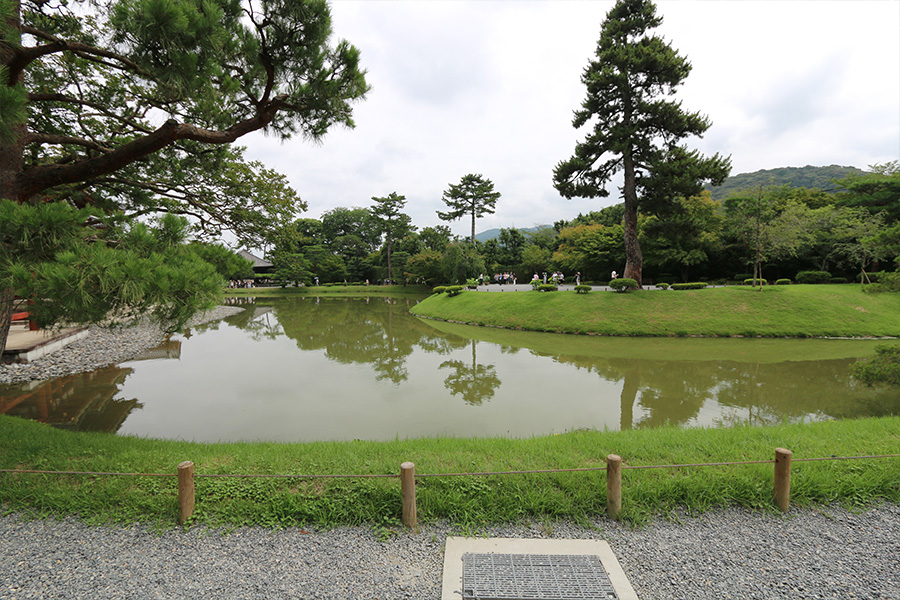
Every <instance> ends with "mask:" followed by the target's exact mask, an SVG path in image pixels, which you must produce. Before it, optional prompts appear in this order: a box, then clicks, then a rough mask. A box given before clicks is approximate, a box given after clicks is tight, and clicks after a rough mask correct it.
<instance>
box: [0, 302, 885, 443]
mask: <svg viewBox="0 0 900 600" xmlns="http://www.w3.org/2000/svg"><path fill="white" fill-rule="evenodd" d="M415 302H416V300H415V299H409V298H390V297H370V298H346V297H343V298H325V297H322V298H319V297H305V296H300V297H296V298H290V299H266V300H262V299H261V300H259V301H255V300H254V299H252V298H249V299H248V298H240V299H235V301H234V302H233V303H234V304H235V305H239V306H244V307H245V310H244V311H242V312H240V313H239V314H236V315H234V316H231V317H228V318H227V319H225V320H224V321H222V322H218V323H210V324H205V325H201V326H198V327H194V328H192V329H191V330H189V331H186V332H184V334H182V335H181V336H179V337H178V338H176V339H172V340H171V341H170V342H167V344H165V345H163V346H161V347H159V348H154V349H151V350H148V351H147V352H145V353H144V354H143V355H142V356H140V357H138V358H137V359H135V360H133V361H129V362H128V363H126V364H123V365H119V366H114V367H109V368H106V369H100V370H98V371H94V372H93V373H87V374H82V375H75V376H71V377H63V378H59V379H54V380H50V381H46V382H32V383H29V384H25V385H19V386H12V387H6V388H4V387H0V412H3V413H7V414H12V415H17V416H22V417H26V418H32V419H37V420H40V421H44V422H47V423H51V424H53V425H56V426H60V427H67V428H72V429H79V430H95V431H108V432H117V431H118V432H120V433H126V434H134V435H142V436H149V437H158V438H171V439H192V440H198V441H231V440H277V441H308V440H316V439H391V438H394V437H401V438H406V437H423V436H438V435H452V436H497V435H511V436H529V435H540V434H546V433H553V432H562V431H567V430H572V429H579V428H596V429H629V428H634V427H657V426H661V425H676V426H682V427H695V426H730V425H735V424H750V425H763V424H773V423H780V422H782V421H805V420H819V419H840V418H850V417H857V416H874V415H885V414H898V413H900V390H898V389H897V388H893V389H891V388H881V389H871V388H866V387H865V386H862V385H859V384H857V383H856V382H855V381H854V380H853V379H852V378H851V377H850V366H851V365H852V364H853V362H855V361H856V360H857V358H858V357H861V356H869V355H871V354H872V353H873V347H874V344H873V343H872V342H865V341H838V340H717V339H710V340H697V339H658V338H654V339H649V340H646V339H645V340H641V339H635V338H623V339H616V338H597V337H588V336H563V335H556V334H534V333H524V332H514V331H506V330H494V329H485V328H475V327H467V326H462V325H453V324H446V323H437V322H431V321H425V320H421V319H418V318H415V317H412V316H411V315H409V314H408V309H409V307H410V306H411V305H412V304H414V303H415ZM137 409H140V410H137Z"/></svg>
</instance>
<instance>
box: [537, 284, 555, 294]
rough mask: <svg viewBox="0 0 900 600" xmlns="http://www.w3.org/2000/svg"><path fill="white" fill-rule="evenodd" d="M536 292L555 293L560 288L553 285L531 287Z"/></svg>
mask: <svg viewBox="0 0 900 600" xmlns="http://www.w3.org/2000/svg"><path fill="white" fill-rule="evenodd" d="M531 287H532V289H533V290H534V291H535V292H555V291H556V290H557V289H558V288H557V287H556V286H555V285H553V284H552V283H542V284H540V285H533V286H531Z"/></svg>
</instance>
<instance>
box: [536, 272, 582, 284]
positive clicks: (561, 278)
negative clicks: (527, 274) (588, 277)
mask: <svg viewBox="0 0 900 600" xmlns="http://www.w3.org/2000/svg"><path fill="white" fill-rule="evenodd" d="M542 275H543V278H544V283H545V284H546V283H548V281H549V283H552V284H553V285H562V284H564V283H565V282H566V276H565V275H563V274H562V271H554V272H552V273H550V275H549V277H548V276H547V272H546V271H544V272H543V273H542ZM535 281H541V278H540V277H538V274H537V273H535V274H534V277H532V278H531V283H532V284H533V283H534V282H535ZM580 284H581V273H576V274H575V285H580Z"/></svg>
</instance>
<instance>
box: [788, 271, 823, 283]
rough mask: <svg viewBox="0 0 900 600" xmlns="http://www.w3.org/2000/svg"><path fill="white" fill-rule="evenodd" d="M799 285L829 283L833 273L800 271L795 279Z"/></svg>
mask: <svg viewBox="0 0 900 600" xmlns="http://www.w3.org/2000/svg"><path fill="white" fill-rule="evenodd" d="M794 280H795V281H796V282H797V283H828V282H830V281H831V273H829V272H828V271H800V272H799V273H797V276H796V277H795V278H794Z"/></svg>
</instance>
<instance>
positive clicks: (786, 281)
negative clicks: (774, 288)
mask: <svg viewBox="0 0 900 600" xmlns="http://www.w3.org/2000/svg"><path fill="white" fill-rule="evenodd" d="M775 285H791V280H790V279H779V280H777V281H776V282H775Z"/></svg>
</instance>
